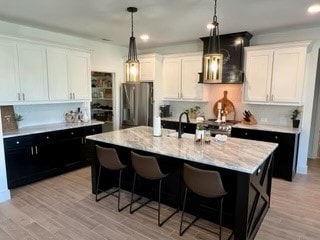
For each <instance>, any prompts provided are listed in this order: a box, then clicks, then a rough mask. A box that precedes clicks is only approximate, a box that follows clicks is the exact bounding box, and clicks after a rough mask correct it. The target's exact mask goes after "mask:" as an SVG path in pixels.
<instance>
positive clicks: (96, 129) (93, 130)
mask: <svg viewBox="0 0 320 240" xmlns="http://www.w3.org/2000/svg"><path fill="white" fill-rule="evenodd" d="M101 132H102V125H95V126H90V127H85V128H84V135H85V136H89V135H93V134H98V133H101Z"/></svg>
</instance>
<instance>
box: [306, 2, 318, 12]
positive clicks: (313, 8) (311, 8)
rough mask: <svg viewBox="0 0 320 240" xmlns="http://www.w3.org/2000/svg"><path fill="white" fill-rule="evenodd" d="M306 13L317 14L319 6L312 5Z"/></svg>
mask: <svg viewBox="0 0 320 240" xmlns="http://www.w3.org/2000/svg"><path fill="white" fill-rule="evenodd" d="M308 12H309V13H312V14H314V13H319V12H320V4H314V5H311V6H310V7H309V8H308Z"/></svg>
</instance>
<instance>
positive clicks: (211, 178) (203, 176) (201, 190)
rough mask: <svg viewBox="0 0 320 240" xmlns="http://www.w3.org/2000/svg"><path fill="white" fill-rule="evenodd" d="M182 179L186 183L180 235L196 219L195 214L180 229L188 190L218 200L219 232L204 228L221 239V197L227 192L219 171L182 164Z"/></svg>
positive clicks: (182, 220)
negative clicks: (190, 220) (191, 219)
mask: <svg viewBox="0 0 320 240" xmlns="http://www.w3.org/2000/svg"><path fill="white" fill-rule="evenodd" d="M183 180H184V183H185V185H186V188H185V194H184V199H183V207H182V215H181V221H180V231H179V233H180V236H182V235H183V234H184V233H185V232H186V231H187V230H188V229H189V227H191V226H192V225H193V224H194V223H195V222H196V221H197V220H198V219H199V217H198V216H197V217H196V218H194V220H193V221H192V222H191V223H189V222H188V223H189V225H188V226H187V227H186V228H185V229H184V230H182V223H183V222H187V221H184V219H183V215H184V210H185V205H186V200H187V194H188V190H190V191H191V192H193V193H195V194H196V195H198V196H201V197H204V198H213V199H214V198H216V199H219V200H220V211H219V215H220V216H219V225H220V230H219V233H216V232H213V231H211V230H209V229H206V230H208V231H210V232H213V233H215V234H218V235H219V239H220V240H221V230H222V227H221V225H222V209H223V197H224V196H226V195H227V192H226V191H225V190H224V187H223V184H222V181H221V177H220V173H219V172H217V171H212V170H202V169H198V168H195V167H192V166H190V165H188V164H184V165H183Z"/></svg>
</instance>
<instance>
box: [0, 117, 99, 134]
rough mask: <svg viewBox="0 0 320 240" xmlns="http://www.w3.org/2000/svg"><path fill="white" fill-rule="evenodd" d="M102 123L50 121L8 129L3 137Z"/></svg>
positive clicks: (94, 121)
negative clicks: (48, 122)
mask: <svg viewBox="0 0 320 240" xmlns="http://www.w3.org/2000/svg"><path fill="white" fill-rule="evenodd" d="M100 124H103V122H101V121H96V120H91V121H89V122H87V123H85V122H81V123H66V122H64V123H52V124H43V125H37V126H31V127H23V128H19V129H16V130H10V131H6V132H3V133H2V135H3V138H10V137H18V136H24V135H30V134H37V133H44V132H52V131H58V130H64V129H71V128H79V127H86V126H93V125H100Z"/></svg>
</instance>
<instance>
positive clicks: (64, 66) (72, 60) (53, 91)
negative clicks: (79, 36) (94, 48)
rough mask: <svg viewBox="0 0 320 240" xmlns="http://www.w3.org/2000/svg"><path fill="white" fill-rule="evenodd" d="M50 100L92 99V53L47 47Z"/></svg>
mask: <svg viewBox="0 0 320 240" xmlns="http://www.w3.org/2000/svg"><path fill="white" fill-rule="evenodd" d="M47 59H48V80H49V96H50V100H55V101H59V100H90V99H91V93H90V92H91V88H90V75H89V74H90V55H89V54H88V53H86V52H80V51H74V50H67V49H63V48H47Z"/></svg>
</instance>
